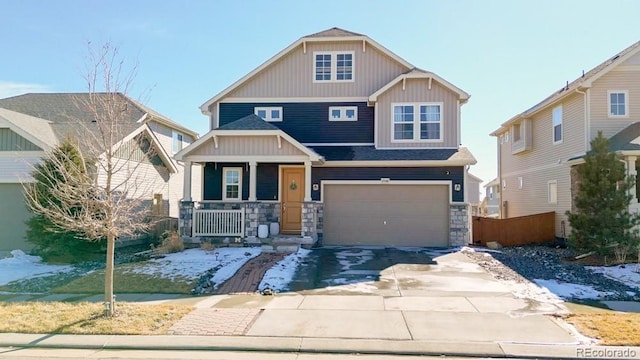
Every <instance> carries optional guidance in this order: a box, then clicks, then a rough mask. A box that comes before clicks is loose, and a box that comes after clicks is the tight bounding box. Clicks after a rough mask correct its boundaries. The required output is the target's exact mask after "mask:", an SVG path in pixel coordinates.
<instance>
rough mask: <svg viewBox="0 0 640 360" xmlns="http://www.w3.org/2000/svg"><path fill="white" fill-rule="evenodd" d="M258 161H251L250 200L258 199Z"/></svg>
mask: <svg viewBox="0 0 640 360" xmlns="http://www.w3.org/2000/svg"><path fill="white" fill-rule="evenodd" d="M257 166H258V163H257V162H256V161H249V201H257V200H258V198H257V197H256V184H257V182H256V173H257V171H256V168H257Z"/></svg>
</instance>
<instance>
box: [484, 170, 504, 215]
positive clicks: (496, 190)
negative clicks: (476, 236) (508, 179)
mask: <svg viewBox="0 0 640 360" xmlns="http://www.w3.org/2000/svg"><path fill="white" fill-rule="evenodd" d="M480 208H481V209H480V213H481V215H482V216H486V217H499V216H500V182H499V181H498V178H495V179H493V180H491V181H489V182H488V183H487V184H486V185H485V186H484V199H482V204H481V205H480Z"/></svg>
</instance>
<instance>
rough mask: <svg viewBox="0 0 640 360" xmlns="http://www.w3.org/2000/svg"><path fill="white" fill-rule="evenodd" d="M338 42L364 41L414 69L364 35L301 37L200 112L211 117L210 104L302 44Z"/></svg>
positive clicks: (210, 101) (212, 100)
mask: <svg viewBox="0 0 640 360" xmlns="http://www.w3.org/2000/svg"><path fill="white" fill-rule="evenodd" d="M339 41H365V42H368V43H369V44H371V45H372V46H373V47H375V48H377V49H378V50H380V51H381V52H382V53H384V54H386V55H387V56H389V57H390V58H392V59H394V60H395V61H397V62H398V63H400V64H401V65H403V66H404V67H406V68H407V69H413V68H414V67H415V66H413V65H411V64H410V63H409V62H407V61H406V60H404V59H403V58H401V57H399V56H398V55H396V54H394V53H393V52H391V51H390V50H389V49H387V48H385V47H384V46H382V45H380V44H378V43H377V42H375V41H374V40H372V39H370V38H369V37H368V36H365V35H362V36H344V37H303V38H300V39H298V40H296V41H295V42H294V43H293V44H291V45H289V46H287V47H286V48H284V49H283V50H281V51H280V52H278V53H277V54H276V55H274V56H273V57H271V58H270V59H269V60H267V61H265V62H264V63H262V65H260V66H258V67H257V68H255V69H254V70H252V71H251V72H250V73H248V74H247V75H245V76H243V77H242V78H240V80H238V81H236V82H234V83H233V84H231V85H230V86H229V87H227V88H226V89H224V90H222V91H221V92H219V93H218V94H217V95H216V96H214V97H212V98H211V99H209V100H207V101H206V102H205V103H204V104H202V105H201V106H200V111H201V112H202V113H203V114H205V115H211V113H210V112H209V106H211V104H213V103H215V102H216V101H218V100H220V99H222V98H223V97H224V96H225V95H227V94H228V93H230V92H231V91H233V90H234V89H236V88H237V87H239V86H240V85H242V84H243V83H245V82H246V81H247V80H249V79H250V78H252V77H253V76H255V75H256V74H258V73H259V72H261V71H262V70H264V69H265V68H267V67H269V66H270V65H271V64H273V63H274V62H276V61H277V60H279V59H280V58H281V57H283V56H285V55H286V54H288V53H289V52H291V51H292V50H293V49H295V48H297V47H298V46H300V45H302V43H304V42H339Z"/></svg>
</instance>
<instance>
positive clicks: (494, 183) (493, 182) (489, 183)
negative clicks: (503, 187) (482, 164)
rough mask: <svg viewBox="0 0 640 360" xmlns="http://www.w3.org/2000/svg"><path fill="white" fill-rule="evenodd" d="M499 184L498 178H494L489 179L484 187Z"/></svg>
mask: <svg viewBox="0 0 640 360" xmlns="http://www.w3.org/2000/svg"><path fill="white" fill-rule="evenodd" d="M499 184H500V183H499V182H498V178H495V179H493V180H491V181H489V182H488V183H487V184H486V185H485V186H484V187H485V188H487V187H490V186H496V185H499Z"/></svg>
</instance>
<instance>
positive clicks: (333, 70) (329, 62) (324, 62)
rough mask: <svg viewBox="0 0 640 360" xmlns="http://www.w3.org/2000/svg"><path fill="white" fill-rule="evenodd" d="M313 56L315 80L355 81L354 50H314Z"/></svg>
mask: <svg viewBox="0 0 640 360" xmlns="http://www.w3.org/2000/svg"><path fill="white" fill-rule="evenodd" d="M313 57H314V61H313V81H314V82H340V81H353V78H354V76H353V68H354V52H353V51H328V52H314V53H313Z"/></svg>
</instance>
